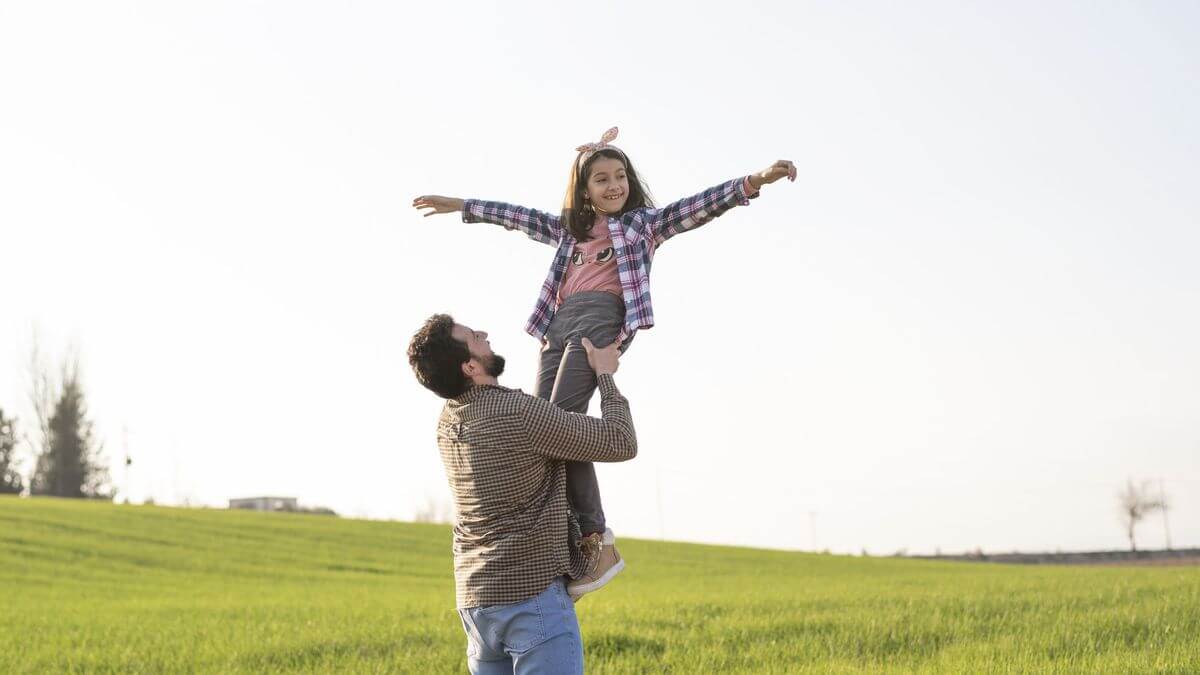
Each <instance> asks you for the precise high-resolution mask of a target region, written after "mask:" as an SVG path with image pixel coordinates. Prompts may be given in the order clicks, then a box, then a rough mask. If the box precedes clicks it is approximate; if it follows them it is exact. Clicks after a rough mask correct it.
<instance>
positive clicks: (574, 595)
mask: <svg viewBox="0 0 1200 675" xmlns="http://www.w3.org/2000/svg"><path fill="white" fill-rule="evenodd" d="M623 569H625V559H624V558H621V559H620V560H618V561H617V564H615V565H613V566H612V567H610V568H608V571H607V572H605V573H604V575H603V576H601V577H600V578H599V579H597V580H595V581H593V582H592V583H590V584H582V585H579V586H572V587H570V588H568V589H567V595H569V596H571V599H572V600H574V601H576V602H578V601H579V598H582V597H583V596H584V594H586V593H591V592H592V591H598V590H600V589H601V588H603V587H604V585H605V584H607V583H608V582H610V581H612V579H613V577H615V576H617V575H618V574H620V572H621V570H623Z"/></svg>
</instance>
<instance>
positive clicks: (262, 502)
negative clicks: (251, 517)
mask: <svg viewBox="0 0 1200 675" xmlns="http://www.w3.org/2000/svg"><path fill="white" fill-rule="evenodd" d="M229 508H231V509H249V510H250V511H299V510H300V506H299V504H297V503H296V498H295V497H246V498H245V499H230V500H229Z"/></svg>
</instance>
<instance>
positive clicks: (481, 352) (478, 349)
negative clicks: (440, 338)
mask: <svg viewBox="0 0 1200 675" xmlns="http://www.w3.org/2000/svg"><path fill="white" fill-rule="evenodd" d="M450 335H451V337H453V338H454V339H455V340H458V341H459V342H462V343H465V344H466V345H467V351H469V352H471V360H473V361H475V362H477V363H478V364H479V366H480V367H481V368H483V372H485V373H487V374H488V375H490V376H491V377H500V375H501V374H503V373H504V357H503V356H500V355H499V354H496V353H495V352H493V351H492V343H490V342H488V339H487V338H488V334H487V333H485V332H484V331H481V330H472V329H470V328H468V327H466V326H464V325H462V324H461V323H456V324H454V329H453V330H451V331H450Z"/></svg>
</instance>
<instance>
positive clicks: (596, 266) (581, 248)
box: [558, 223, 622, 305]
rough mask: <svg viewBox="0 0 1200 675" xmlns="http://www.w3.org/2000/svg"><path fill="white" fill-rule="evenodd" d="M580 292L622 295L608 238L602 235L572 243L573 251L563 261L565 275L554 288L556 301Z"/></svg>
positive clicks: (614, 255)
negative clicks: (601, 237)
mask: <svg viewBox="0 0 1200 675" xmlns="http://www.w3.org/2000/svg"><path fill="white" fill-rule="evenodd" d="M605 225H606V226H607V223H606V224H605ZM584 291H607V292H609V293H612V294H613V295H615V296H617V297H618V298H620V297H622V295H621V278H620V277H618V276H617V254H616V252H615V251H614V250H613V244H612V239H609V238H607V237H605V238H604V239H592V240H590V241H585V242H576V243H575V250H574V251H572V252H571V259H570V260H568V261H567V274H566V276H565V277H564V278H563V282H562V286H560V287H559V289H558V303H559V304H560V305H561V304H562V303H563V302H564V301H566V299H567V298H569V297H571V296H572V295H574V294H576V293H582V292H584Z"/></svg>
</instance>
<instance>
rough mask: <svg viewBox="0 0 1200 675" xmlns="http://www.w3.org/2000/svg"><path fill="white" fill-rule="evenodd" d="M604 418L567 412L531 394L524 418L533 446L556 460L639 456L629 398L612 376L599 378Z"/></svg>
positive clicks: (531, 447)
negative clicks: (618, 387) (626, 397)
mask: <svg viewBox="0 0 1200 675" xmlns="http://www.w3.org/2000/svg"><path fill="white" fill-rule="evenodd" d="M597 388H598V389H599V390H600V412H601V415H602V417H601V418H595V417H588V416H587V415H584V414H582V413H573V412H567V411H566V410H563V409H562V408H560V407H558V406H556V405H554V404H553V403H550V402H549V401H546V400H544V399H540V398H536V397H533V396H530V397H529V398H528V400H527V401H526V406H527V407H526V410H525V414H524V415H522V420H523V422H524V425H525V434H526V436H527V440H528V443H529V449H530V451H532V452H535V453H537V454H539V455H544V456H546V457H550V458H552V459H562V460H570V461H574V462H624V461H626V460H630V459H633V458H634V457H636V456H637V433H636V432H635V431H634V428H633V418H632V416H631V414H630V412H629V401H627V400H626V399H625V397H624V396H622V395H621V392H620V390H618V389H617V384H616V382H614V381H613V378H612V375H601V376H600V377H598V378H597Z"/></svg>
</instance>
